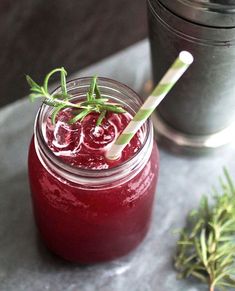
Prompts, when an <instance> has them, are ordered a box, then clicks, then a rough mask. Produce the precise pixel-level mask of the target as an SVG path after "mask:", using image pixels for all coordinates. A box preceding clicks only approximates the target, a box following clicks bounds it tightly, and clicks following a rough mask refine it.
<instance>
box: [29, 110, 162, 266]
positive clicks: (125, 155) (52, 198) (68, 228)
mask: <svg viewBox="0 0 235 291" xmlns="http://www.w3.org/2000/svg"><path fill="white" fill-rule="evenodd" d="M71 117H73V115H72V110H71V109H66V110H64V111H62V112H61V113H60V114H59V115H58V118H57V122H56V125H55V126H54V125H52V124H51V121H50V119H48V120H47V124H46V127H45V134H44V135H45V140H46V142H47V144H48V147H49V148H50V150H51V151H53V152H54V154H55V156H57V157H59V158H60V159H61V160H63V162H65V163H67V164H69V165H72V166H73V167H76V168H81V169H90V170H91V171H92V170H100V171H102V170H103V169H110V168H113V167H116V166H118V165H120V164H123V163H124V162H125V161H127V160H128V159H130V158H131V157H132V156H133V155H135V154H136V153H137V152H138V150H139V149H140V147H141V146H142V143H143V140H144V133H143V132H142V131H141V130H139V131H138V133H137V134H136V135H135V137H134V138H133V139H132V140H131V142H130V143H129V144H128V145H127V147H126V148H125V149H124V150H123V152H122V156H121V157H120V159H119V160H116V161H109V160H107V159H106V158H105V153H106V151H107V150H108V149H109V148H110V146H111V144H112V143H113V142H114V140H115V138H116V137H117V136H118V135H119V134H120V133H121V132H122V130H123V129H124V128H125V127H126V125H127V124H128V122H129V121H130V119H131V116H130V115H129V114H128V113H125V114H114V113H108V114H107V116H106V118H105V119H104V120H103V122H102V124H101V126H99V127H97V126H96V121H97V118H98V114H96V113H92V114H89V115H88V116H87V117H86V118H85V119H84V120H83V121H82V122H77V123H76V124H73V125H69V124H68V123H67V121H68V120H69V119H70V118H71ZM137 154H138V153H137ZM157 174H158V152H157V148H156V144H155V143H154V146H153V149H152V154H151V156H150V159H149V161H148V162H147V164H146V165H145V166H144V168H143V169H142V170H141V171H140V172H139V173H137V175H136V176H134V177H133V178H131V179H129V180H128V181H126V182H125V183H122V184H119V183H118V182H114V183H112V179H111V180H110V183H109V185H106V186H104V187H98V188H97V189H94V188H92V187H89V185H88V186H86V187H84V186H81V185H80V184H79V182H78V184H74V183H71V182H69V181H67V180H65V179H64V178H63V177H59V176H58V175H57V176H55V175H52V174H51V172H50V171H48V170H47V169H45V167H44V166H43V165H42V164H41V162H40V160H39V158H38V155H37V153H36V151H35V145H34V142H33V140H32V142H31V146H30V151H29V178H30V186H31V193H32V199H33V205H34V213H35V218H36V223H37V226H38V229H39V232H40V234H41V236H42V238H43V240H44V241H45V243H46V245H47V246H48V248H49V249H51V250H52V251H53V252H55V253H56V254H58V255H60V256H61V257H63V258H65V259H67V260H70V261H74V262H81V263H93V262H100V261H107V260H111V259H114V258H117V257H120V256H123V255H125V254H127V253H128V252H129V251H131V250H132V249H134V248H135V247H136V246H137V245H138V244H139V243H140V241H141V240H142V239H143V238H144V237H145V235H146V233H147V230H148V228H149V224H150V218H151V212H152V205H153V198H154V193H155V187H156V181H157ZM126 175H127V176H128V175H129V172H128V171H127V173H126ZM97 179H98V178H97Z"/></svg>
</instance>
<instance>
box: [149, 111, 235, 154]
mask: <svg viewBox="0 0 235 291" xmlns="http://www.w3.org/2000/svg"><path fill="white" fill-rule="evenodd" d="M152 122H153V125H154V129H155V134H156V137H157V140H158V141H159V142H160V143H161V144H163V145H164V146H166V147H167V148H169V149H170V150H172V151H173V152H178V153H190V154H208V153H211V152H214V151H215V150H218V149H220V148H222V147H224V146H226V145H228V144H231V143H232V142H235V136H234V132H235V123H234V124H231V125H230V126H228V127H226V128H225V129H223V130H221V131H219V132H216V133H213V134H209V135H190V134H185V133H183V132H180V131H178V130H176V129H174V128H172V127H171V126H169V125H168V124H167V123H166V122H165V121H164V120H163V119H162V118H161V117H160V116H159V114H157V113H156V112H155V113H154V114H152Z"/></svg>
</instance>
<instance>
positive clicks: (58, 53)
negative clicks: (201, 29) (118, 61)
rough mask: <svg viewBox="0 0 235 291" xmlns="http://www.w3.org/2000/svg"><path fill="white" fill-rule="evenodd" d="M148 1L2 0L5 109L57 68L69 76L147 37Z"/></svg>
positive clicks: (0, 59)
mask: <svg viewBox="0 0 235 291" xmlns="http://www.w3.org/2000/svg"><path fill="white" fill-rule="evenodd" d="M146 35H147V29H146V3H145V0H100V1H98V0H67V1H66V0H18V1H12V0H1V1H0V77H1V82H0V88H1V97H0V106H2V105H5V104H7V103H9V102H12V101H14V100H16V99H18V98H21V97H23V96H25V95H26V94H27V93H28V87H27V85H26V82H25V77H24V74H29V75H31V76H32V77H33V78H34V79H35V80H37V81H41V80H42V78H43V76H44V75H45V74H46V73H47V72H49V71H50V70H51V69H53V68H55V67H57V66H64V67H65V68H66V69H67V70H68V72H69V74H71V73H73V72H75V71H78V70H79V69H81V68H83V67H85V66H87V65H89V64H91V63H94V62H96V61H98V60H100V59H102V58H104V57H106V56H108V55H111V54H113V53H114V52H117V51H119V50H121V49H123V48H125V47H127V46H129V45H131V44H133V43H135V42H136V41H139V40H141V39H143V38H144V37H146Z"/></svg>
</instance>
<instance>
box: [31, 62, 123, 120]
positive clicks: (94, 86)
mask: <svg viewBox="0 0 235 291" xmlns="http://www.w3.org/2000/svg"><path fill="white" fill-rule="evenodd" d="M55 73H60V85H61V93H59V94H58V93H57V94H51V93H49V91H48V82H49V79H50V78H51V76H52V75H54V74H55ZM66 76H67V72H66V71H65V69H64V68H63V67H62V68H57V69H54V70H52V71H51V72H50V73H49V74H47V75H46V77H45V79H44V82H43V85H42V86H40V85H39V84H37V83H36V82H35V81H33V80H32V78H31V77H30V76H28V75H27V76H26V80H27V82H28V84H29V86H30V91H31V94H30V95H29V98H30V100H31V101H35V100H36V99H38V98H43V103H45V104H47V105H49V106H52V107H54V109H53V111H52V114H51V120H52V123H53V124H55V122H56V116H57V115H58V113H59V112H60V111H61V110H62V109H65V108H70V107H71V108H74V109H75V111H74V115H75V116H74V117H73V118H72V119H70V120H69V123H70V124H73V123H75V122H77V121H79V120H80V121H82V120H83V119H84V118H85V117H86V116H87V115H88V114H90V113H91V112H97V113H99V117H98V119H97V126H98V125H100V124H101V123H102V121H103V119H104V117H105V116H106V113H107V112H108V111H110V112H114V113H124V112H126V111H125V110H124V109H123V108H122V107H121V106H120V104H118V103H113V102H109V99H108V98H103V97H102V96H101V92H100V89H99V86H98V82H97V79H98V78H97V76H94V77H93V78H92V81H91V84H90V88H89V91H88V92H87V94H86V95H87V98H86V100H84V101H82V102H80V103H73V102H71V101H70V98H71V96H70V95H69V94H68V92H67V86H66Z"/></svg>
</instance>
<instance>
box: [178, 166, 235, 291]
mask: <svg viewBox="0 0 235 291" xmlns="http://www.w3.org/2000/svg"><path fill="white" fill-rule="evenodd" d="M224 175H225V178H226V181H225V182H224V181H223V180H220V182H221V187H222V194H220V195H219V194H218V192H217V191H216V190H215V189H213V192H214V196H213V200H214V204H213V206H210V205H209V203H208V198H207V197H205V196H204V197H203V198H202V200H201V203H200V207H199V209H198V210H194V211H193V212H191V213H190V215H189V218H188V223H187V225H186V227H185V228H184V229H183V230H182V231H181V235H180V239H179V241H178V243H177V245H178V249H177V254H176V257H175V267H176V269H177V270H178V271H179V273H180V275H179V277H180V278H187V277H190V276H193V277H195V278H197V279H199V280H201V281H202V282H204V283H207V284H208V286H209V290H210V291H214V290H215V287H220V288H223V290H225V288H226V287H233V288H235V187H234V184H233V183H232V180H231V178H230V176H229V174H228V171H227V170H226V169H224Z"/></svg>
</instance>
